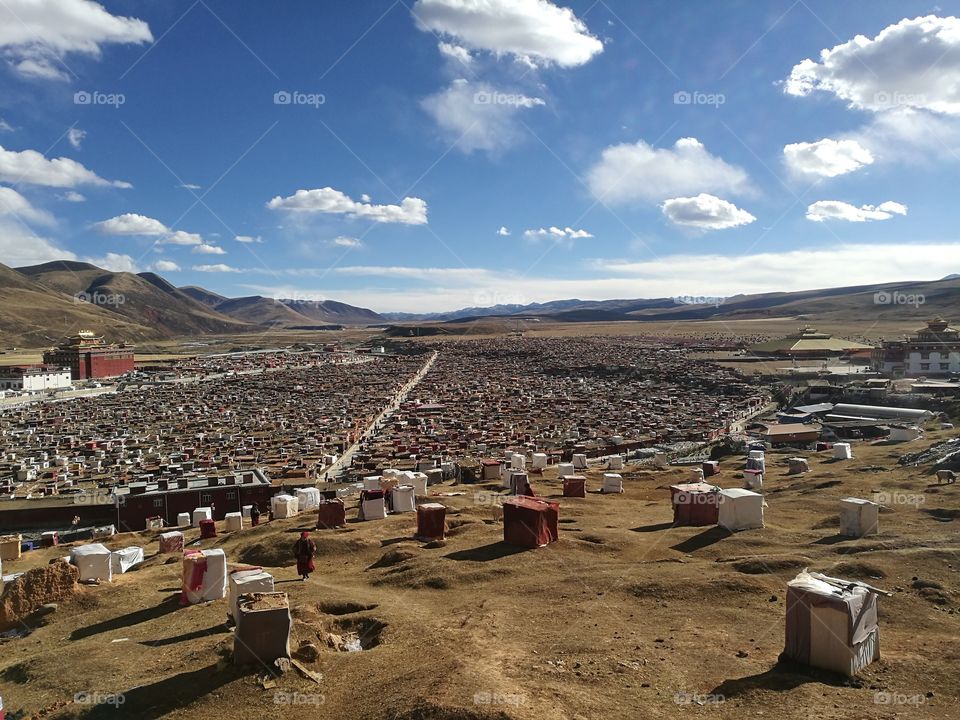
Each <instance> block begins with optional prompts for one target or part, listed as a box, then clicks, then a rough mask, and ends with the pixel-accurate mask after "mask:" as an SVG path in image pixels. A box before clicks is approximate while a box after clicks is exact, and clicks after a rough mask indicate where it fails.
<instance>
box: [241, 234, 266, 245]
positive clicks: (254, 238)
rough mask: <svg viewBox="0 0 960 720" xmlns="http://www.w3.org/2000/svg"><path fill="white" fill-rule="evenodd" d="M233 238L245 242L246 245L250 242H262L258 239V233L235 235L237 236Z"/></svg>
mask: <svg viewBox="0 0 960 720" xmlns="http://www.w3.org/2000/svg"><path fill="white" fill-rule="evenodd" d="M234 240H236V241H237V242H238V243H246V244H247V245H250V244H252V243H262V242H263V240H261V239H260V236H259V235H257V236H253V235H237V236H236V237H235V238H234Z"/></svg>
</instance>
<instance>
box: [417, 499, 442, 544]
mask: <svg viewBox="0 0 960 720" xmlns="http://www.w3.org/2000/svg"><path fill="white" fill-rule="evenodd" d="M446 518H447V508H446V507H444V506H443V505H441V504H440V503H424V504H423V505H418V506H417V539H418V540H443V533H444V531H445V530H446V527H447V524H446Z"/></svg>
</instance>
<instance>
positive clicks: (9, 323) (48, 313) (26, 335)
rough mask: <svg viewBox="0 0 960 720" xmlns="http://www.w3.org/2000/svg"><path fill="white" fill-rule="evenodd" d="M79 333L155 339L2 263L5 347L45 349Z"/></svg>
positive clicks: (0, 312) (0, 321)
mask: <svg viewBox="0 0 960 720" xmlns="http://www.w3.org/2000/svg"><path fill="white" fill-rule="evenodd" d="M78 330H93V331H94V332H97V333H101V334H104V335H107V336H109V337H110V338H111V339H117V340H126V341H133V342H136V341H139V340H143V339H147V338H150V337H155V336H156V331H154V330H153V329H152V328H150V327H147V326H146V325H143V324H141V323H137V322H132V321H130V320H129V319H127V318H124V317H122V316H120V315H118V314H117V313H115V312H111V311H110V310H107V309H105V308H101V307H97V306H96V305H93V304H90V303H86V302H81V301H79V300H77V299H75V298H74V297H72V296H69V295H66V294H64V293H62V292H59V291H56V290H52V289H50V288H49V287H46V286H43V285H40V284H38V283H36V282H34V281H32V280H31V279H30V278H28V277H26V276H24V275H22V274H21V273H19V272H17V271H16V270H14V269H13V268H10V267H7V266H6V265H3V264H0V333H3V337H4V344H5V345H7V346H12V345H26V346H30V347H42V346H44V345H51V344H53V343H55V342H58V341H59V340H61V339H62V338H63V336H65V335H69V334H72V333H75V332H77V331H78Z"/></svg>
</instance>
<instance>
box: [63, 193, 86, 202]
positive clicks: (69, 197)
mask: <svg viewBox="0 0 960 720" xmlns="http://www.w3.org/2000/svg"><path fill="white" fill-rule="evenodd" d="M60 198H61V199H62V200H66V201H67V202H73V203H78V202H86V200H87V198H86V197H85V196H84V195H83V194H81V193H78V192H76V191H75V190H67V192H65V193H64V194H63V195H61V196H60Z"/></svg>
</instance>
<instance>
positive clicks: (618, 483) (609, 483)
mask: <svg viewBox="0 0 960 720" xmlns="http://www.w3.org/2000/svg"><path fill="white" fill-rule="evenodd" d="M603 492H605V493H622V492H623V476H622V475H620V474H619V473H604V474H603Z"/></svg>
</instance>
